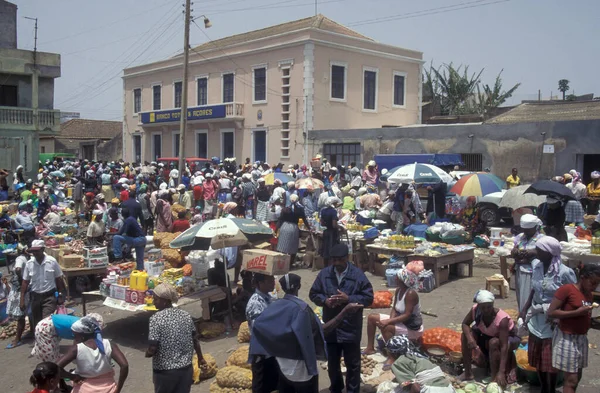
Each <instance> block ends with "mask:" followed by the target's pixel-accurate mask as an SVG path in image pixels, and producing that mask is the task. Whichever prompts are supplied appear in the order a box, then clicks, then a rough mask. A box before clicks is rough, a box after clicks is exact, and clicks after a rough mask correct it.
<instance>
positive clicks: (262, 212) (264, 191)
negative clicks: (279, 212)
mask: <svg viewBox="0 0 600 393" xmlns="http://www.w3.org/2000/svg"><path fill="white" fill-rule="evenodd" d="M257 183H258V188H257V189H256V204H255V208H254V209H255V210H254V217H255V219H256V220H257V221H267V215H268V212H269V199H271V192H270V191H269V189H268V188H267V186H266V184H265V179H264V178H262V177H261V178H259V179H258V180H257Z"/></svg>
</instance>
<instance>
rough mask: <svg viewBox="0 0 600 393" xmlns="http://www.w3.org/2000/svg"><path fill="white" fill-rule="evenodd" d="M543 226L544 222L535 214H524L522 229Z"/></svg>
mask: <svg viewBox="0 0 600 393" xmlns="http://www.w3.org/2000/svg"><path fill="white" fill-rule="evenodd" d="M540 225H542V221H541V220H540V219H539V218H537V216H534V215H533V214H523V215H522V216H521V228H522V229H531V228H537V227H538V226H540Z"/></svg>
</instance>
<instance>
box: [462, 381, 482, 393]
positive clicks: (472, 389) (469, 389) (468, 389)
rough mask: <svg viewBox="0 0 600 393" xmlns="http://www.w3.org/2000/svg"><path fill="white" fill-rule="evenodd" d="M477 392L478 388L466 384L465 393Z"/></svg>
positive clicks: (472, 384)
mask: <svg viewBox="0 0 600 393" xmlns="http://www.w3.org/2000/svg"><path fill="white" fill-rule="evenodd" d="M478 391H479V389H478V386H477V385H476V384H474V383H468V384H466V385H465V392H466V393H477V392H478Z"/></svg>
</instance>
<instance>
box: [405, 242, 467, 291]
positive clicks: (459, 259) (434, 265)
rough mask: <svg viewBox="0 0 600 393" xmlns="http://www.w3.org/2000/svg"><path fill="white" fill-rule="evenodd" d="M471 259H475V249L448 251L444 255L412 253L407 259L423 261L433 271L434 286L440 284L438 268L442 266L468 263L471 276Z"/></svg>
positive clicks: (426, 267)
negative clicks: (432, 255) (431, 255)
mask: <svg viewBox="0 0 600 393" xmlns="http://www.w3.org/2000/svg"><path fill="white" fill-rule="evenodd" d="M473 259H475V251H474V250H473V249H471V250H464V251H458V252H450V253H448V254H444V255H438V256H435V257H430V256H427V255H417V254H412V255H409V256H408V261H409V262H410V261H423V266H424V267H425V269H429V270H431V271H433V275H434V277H435V288H437V287H439V285H440V270H441V268H442V267H444V266H450V265H455V264H458V263H468V264H469V277H473Z"/></svg>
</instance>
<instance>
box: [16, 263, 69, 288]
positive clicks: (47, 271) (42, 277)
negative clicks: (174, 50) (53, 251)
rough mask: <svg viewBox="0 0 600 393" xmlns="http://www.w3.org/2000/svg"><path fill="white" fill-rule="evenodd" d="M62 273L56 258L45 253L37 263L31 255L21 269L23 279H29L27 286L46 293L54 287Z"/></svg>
mask: <svg viewBox="0 0 600 393" xmlns="http://www.w3.org/2000/svg"><path fill="white" fill-rule="evenodd" d="M62 275H63V273H62V270H61V269H60V266H59V265H58V262H56V259H54V258H53V257H51V256H50V255H45V254H44V260H43V261H42V263H38V262H37V260H36V259H35V257H31V259H29V261H27V264H26V265H25V269H23V280H26V281H29V288H30V289H31V290H32V291H33V292H36V293H46V292H50V291H51V290H53V289H56V279H57V278H59V277H62Z"/></svg>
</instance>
